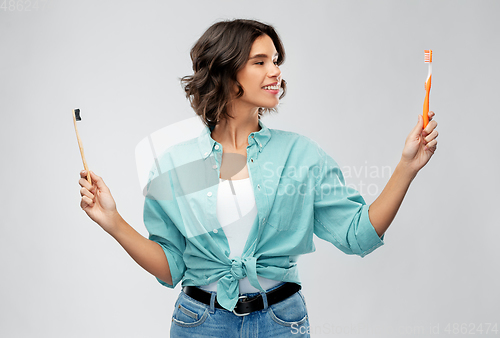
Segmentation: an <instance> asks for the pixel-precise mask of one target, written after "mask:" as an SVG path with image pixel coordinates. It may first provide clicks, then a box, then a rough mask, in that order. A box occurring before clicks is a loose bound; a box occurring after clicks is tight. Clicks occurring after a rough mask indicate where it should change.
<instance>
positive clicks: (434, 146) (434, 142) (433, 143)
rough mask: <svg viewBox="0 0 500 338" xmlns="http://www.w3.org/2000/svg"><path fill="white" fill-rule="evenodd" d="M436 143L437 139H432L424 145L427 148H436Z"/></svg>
mask: <svg viewBox="0 0 500 338" xmlns="http://www.w3.org/2000/svg"><path fill="white" fill-rule="evenodd" d="M437 143H438V141H437V140H432V141H430V142H429V143H427V144H426V145H425V147H426V148H427V149H432V148H436V147H437Z"/></svg>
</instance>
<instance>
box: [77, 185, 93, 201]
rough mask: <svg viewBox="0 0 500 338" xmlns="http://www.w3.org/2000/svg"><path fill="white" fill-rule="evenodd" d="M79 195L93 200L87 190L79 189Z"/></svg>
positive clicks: (91, 194)
mask: <svg viewBox="0 0 500 338" xmlns="http://www.w3.org/2000/svg"><path fill="white" fill-rule="evenodd" d="M80 195H82V197H83V196H87V197H88V198H90V199H91V200H94V194H93V193H91V192H90V191H88V189H87V188H81V189H80Z"/></svg>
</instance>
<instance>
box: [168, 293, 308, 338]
mask: <svg viewBox="0 0 500 338" xmlns="http://www.w3.org/2000/svg"><path fill="white" fill-rule="evenodd" d="M280 285H281V284H280ZM278 286H279V285H277V286H275V287H273V288H270V289H269V290H267V291H270V290H272V289H275V288H277V287H278ZM211 294H212V298H211V302H210V305H206V304H204V303H201V302H199V301H197V300H194V299H193V298H191V297H189V296H188V295H186V294H185V293H184V291H181V293H180V294H179V297H178V298H177V301H176V302H175V309H174V313H173V315H172V323H171V326H170V337H180V338H182V337H186V338H197V337H216V338H224V337H230V338H235V337H245V338H247V337H248V338H250V337H251V338H253V337H256V338H257V337H259V338H260V337H273V338H274V337H310V336H309V317H308V314H307V308H306V302H305V299H304V296H303V295H302V292H301V291H300V290H299V291H297V292H296V293H294V294H293V295H292V296H290V297H288V298H287V299H285V300H283V301H281V302H279V303H276V304H273V305H271V306H268V304H267V298H266V295H265V293H264V292H261V294H262V296H263V300H264V309H263V310H261V311H254V312H252V313H250V314H248V315H245V316H237V315H235V314H234V313H233V312H231V311H227V310H226V309H219V308H216V307H214V302H215V295H216V293H215V292H211ZM258 294H259V293H258V292H256V293H246V294H244V295H246V296H248V297H253V296H256V295H258Z"/></svg>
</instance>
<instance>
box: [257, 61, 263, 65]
mask: <svg viewBox="0 0 500 338" xmlns="http://www.w3.org/2000/svg"><path fill="white" fill-rule="evenodd" d="M255 64H256V65H263V64H264V62H262V61H261V62H256V63H255Z"/></svg>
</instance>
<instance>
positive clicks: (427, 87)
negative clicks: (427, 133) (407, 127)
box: [422, 75, 432, 128]
mask: <svg viewBox="0 0 500 338" xmlns="http://www.w3.org/2000/svg"><path fill="white" fill-rule="evenodd" d="M431 79H432V75H430V76H429V79H428V80H427V82H426V83H425V99H424V111H423V114H422V117H423V118H424V128H425V127H427V124H428V123H429V95H430V91H431Z"/></svg>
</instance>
